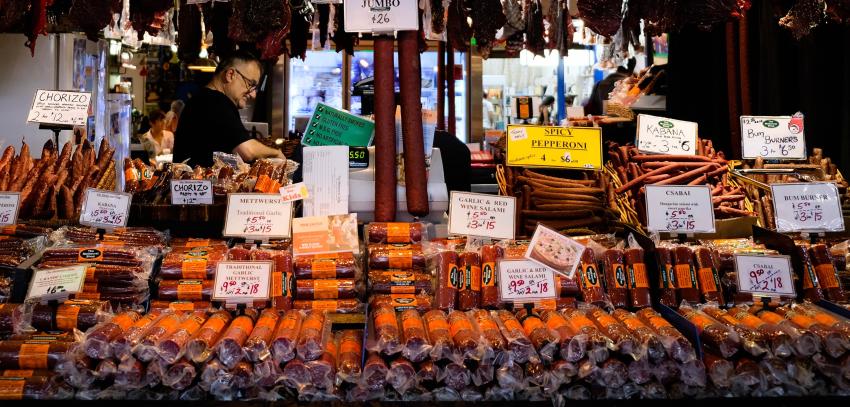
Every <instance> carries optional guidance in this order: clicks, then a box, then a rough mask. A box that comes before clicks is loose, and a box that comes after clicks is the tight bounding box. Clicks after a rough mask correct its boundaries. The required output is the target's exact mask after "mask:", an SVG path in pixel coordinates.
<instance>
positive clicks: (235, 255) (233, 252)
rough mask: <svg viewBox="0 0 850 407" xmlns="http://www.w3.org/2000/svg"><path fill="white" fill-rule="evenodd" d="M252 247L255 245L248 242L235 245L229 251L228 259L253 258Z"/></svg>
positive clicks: (243, 259)
mask: <svg viewBox="0 0 850 407" xmlns="http://www.w3.org/2000/svg"><path fill="white" fill-rule="evenodd" d="M251 249H253V245H250V244H248V243H245V244H243V245H236V246H233V247H232V248H230V250H228V251H227V259H228V260H232V261H248V260H251Z"/></svg>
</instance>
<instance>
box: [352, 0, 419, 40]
mask: <svg viewBox="0 0 850 407" xmlns="http://www.w3.org/2000/svg"><path fill="white" fill-rule="evenodd" d="M343 6H344V8H345V10H344V11H345V16H344V17H345V31H346V32H350V33H352V32H371V33H378V34H380V33H392V32H393V31H405V30H411V31H412V30H418V29H419V2H418V1H417V0H349V1H345V2H343Z"/></svg>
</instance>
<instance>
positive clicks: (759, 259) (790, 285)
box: [735, 254, 796, 297]
mask: <svg viewBox="0 0 850 407" xmlns="http://www.w3.org/2000/svg"><path fill="white" fill-rule="evenodd" d="M735 270H736V271H737V278H738V291H740V292H745V293H750V294H752V295H753V296H754V297H796V291H795V289H794V280H793V278H792V277H791V258H790V257H788V256H760V255H743V254H736V255H735Z"/></svg>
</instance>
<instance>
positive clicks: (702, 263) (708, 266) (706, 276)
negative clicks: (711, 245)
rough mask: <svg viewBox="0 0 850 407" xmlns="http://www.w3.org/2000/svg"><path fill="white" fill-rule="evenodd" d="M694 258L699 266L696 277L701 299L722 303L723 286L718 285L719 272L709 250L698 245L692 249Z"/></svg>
mask: <svg viewBox="0 0 850 407" xmlns="http://www.w3.org/2000/svg"><path fill="white" fill-rule="evenodd" d="M694 259H695V260H696V264H697V267H698V268H699V269H698V270H697V277H698V278H699V288H700V291H701V292H702V298H703V300H704V301H705V302H710V301H713V302H716V303H718V304H723V291H722V290H723V288H722V287H721V285H720V273H719V272H718V271H717V266H716V265H715V264H714V258H713V256H712V255H711V250H710V249H707V248H705V247H698V248H697V249H696V250H695V251H694Z"/></svg>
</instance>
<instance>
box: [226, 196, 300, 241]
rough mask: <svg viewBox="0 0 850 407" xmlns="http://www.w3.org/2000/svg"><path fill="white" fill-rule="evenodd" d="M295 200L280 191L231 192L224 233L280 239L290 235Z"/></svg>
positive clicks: (227, 234)
mask: <svg viewBox="0 0 850 407" xmlns="http://www.w3.org/2000/svg"><path fill="white" fill-rule="evenodd" d="M291 221H292V203H291V202H283V199H282V198H281V197H280V195H277V194H228V195H227V216H226V218H225V221H224V236H237V237H244V238H246V239H250V238H261V239H279V238H281V239H282V238H288V237H289V236H290V226H291V225H290V223H291Z"/></svg>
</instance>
